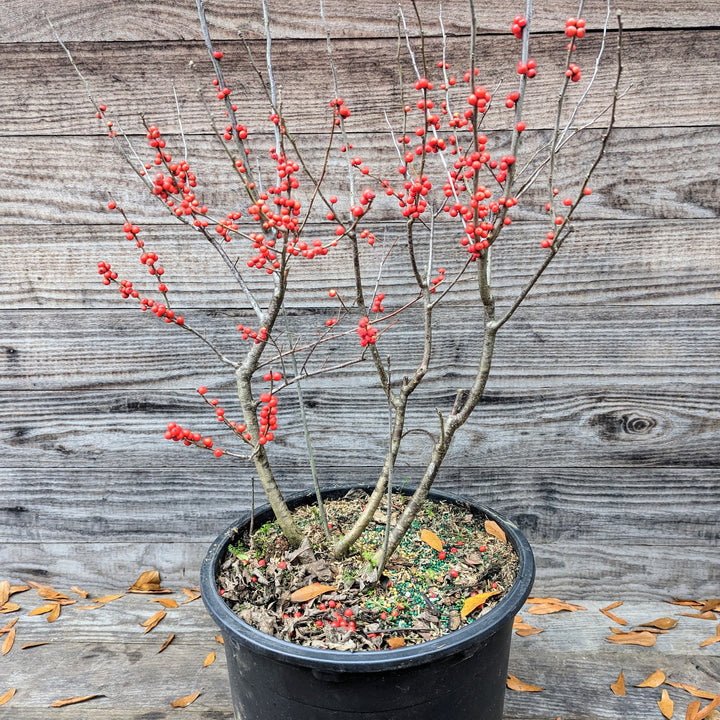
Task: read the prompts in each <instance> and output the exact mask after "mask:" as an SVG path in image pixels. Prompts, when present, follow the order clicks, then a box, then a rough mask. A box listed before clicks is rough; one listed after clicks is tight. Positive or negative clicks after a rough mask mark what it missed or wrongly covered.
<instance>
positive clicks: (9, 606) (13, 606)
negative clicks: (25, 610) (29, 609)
mask: <svg viewBox="0 0 720 720" xmlns="http://www.w3.org/2000/svg"><path fill="white" fill-rule="evenodd" d="M19 609H20V606H19V605H18V604H17V603H12V602H6V603H5V604H4V605H3V606H2V607H0V613H12V612H17V611H18V610H19Z"/></svg>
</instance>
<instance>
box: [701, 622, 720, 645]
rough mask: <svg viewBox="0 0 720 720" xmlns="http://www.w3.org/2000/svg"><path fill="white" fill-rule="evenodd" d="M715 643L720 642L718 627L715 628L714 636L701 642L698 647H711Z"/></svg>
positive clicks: (719, 628)
mask: <svg viewBox="0 0 720 720" xmlns="http://www.w3.org/2000/svg"><path fill="white" fill-rule="evenodd" d="M716 642H720V625H718V626H717V627H716V628H715V635H713V637H709V638H708V639H707V640H703V641H702V642H701V643H700V647H707V646H708V645H712V644H713V643H716Z"/></svg>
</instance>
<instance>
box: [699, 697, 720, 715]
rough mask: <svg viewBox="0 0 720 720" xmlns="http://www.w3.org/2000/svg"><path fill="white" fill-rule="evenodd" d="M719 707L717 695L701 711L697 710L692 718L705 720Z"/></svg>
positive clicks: (719, 699)
mask: <svg viewBox="0 0 720 720" xmlns="http://www.w3.org/2000/svg"><path fill="white" fill-rule="evenodd" d="M718 705H720V695H717V696H716V697H715V699H714V700H713V701H712V702H711V703H710V704H709V705H706V706H705V707H704V708H702V709H701V710H698V711H697V712H696V713H695V716H694V717H693V720H705V718H706V717H707V716H708V715H709V714H710V713H711V712H712V711H713V710H714V709H715V708H716V707H717V706H718Z"/></svg>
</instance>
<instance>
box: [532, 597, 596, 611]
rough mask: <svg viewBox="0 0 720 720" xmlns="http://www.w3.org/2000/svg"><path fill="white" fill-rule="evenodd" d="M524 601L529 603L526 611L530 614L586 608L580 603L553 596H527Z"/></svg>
mask: <svg viewBox="0 0 720 720" xmlns="http://www.w3.org/2000/svg"><path fill="white" fill-rule="evenodd" d="M526 602H527V603H528V605H530V607H529V608H528V612H529V613H530V614H531V615H550V614H552V613H557V612H561V611H563V610H567V611H568V612H576V611H577V610H587V608H584V607H583V606H582V605H573V604H572V603H568V602H564V601H563V600H559V599H558V598H553V597H549V598H528V599H527V600H526Z"/></svg>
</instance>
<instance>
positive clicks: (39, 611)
mask: <svg viewBox="0 0 720 720" xmlns="http://www.w3.org/2000/svg"><path fill="white" fill-rule="evenodd" d="M56 605H57V603H49V604H47V605H40V607H36V608H35V609H34V610H31V611H30V612H29V613H28V617H30V616H31V615H44V614H45V613H49V612H52V611H53V610H54V609H55V606H56Z"/></svg>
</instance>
